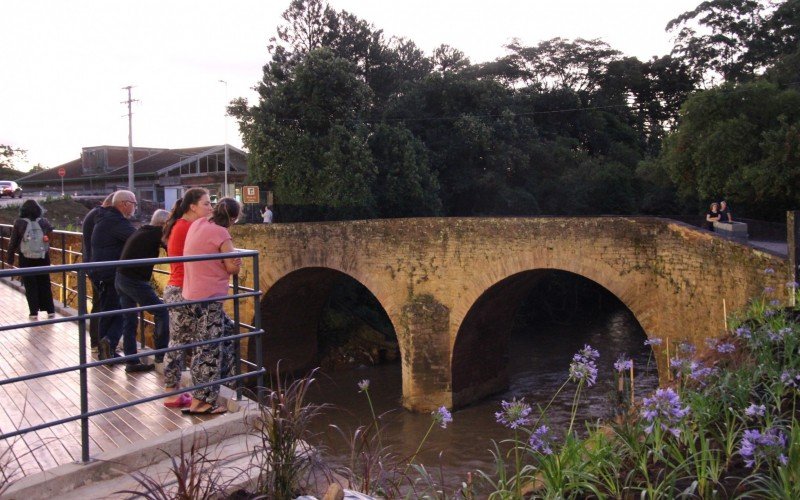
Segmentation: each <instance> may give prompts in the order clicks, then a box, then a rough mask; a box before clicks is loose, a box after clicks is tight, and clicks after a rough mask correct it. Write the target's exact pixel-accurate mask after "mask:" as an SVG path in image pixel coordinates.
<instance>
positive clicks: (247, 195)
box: [242, 186, 261, 204]
mask: <svg viewBox="0 0 800 500" xmlns="http://www.w3.org/2000/svg"><path fill="white" fill-rule="evenodd" d="M260 200H261V198H260V196H259V192H258V186H244V187H243V188H242V202H244V203H256V204H257V203H259V201H260Z"/></svg>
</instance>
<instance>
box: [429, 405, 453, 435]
mask: <svg viewBox="0 0 800 500" xmlns="http://www.w3.org/2000/svg"><path fill="white" fill-rule="evenodd" d="M431 415H433V419H434V420H435V421H436V423H437V424H439V425H441V426H442V429H447V424H449V423H450V422H452V421H453V415H452V414H451V413H450V412H449V411H448V410H447V408H445V407H444V406H440V407H439V409H438V410H436V411H434V412H431Z"/></svg>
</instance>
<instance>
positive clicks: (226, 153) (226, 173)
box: [219, 80, 228, 197]
mask: <svg viewBox="0 0 800 500" xmlns="http://www.w3.org/2000/svg"><path fill="white" fill-rule="evenodd" d="M219 83H224V84H225V187H224V188H223V189H222V193H223V196H226V197H227V196H228V82H226V81H225V80H220V81H219Z"/></svg>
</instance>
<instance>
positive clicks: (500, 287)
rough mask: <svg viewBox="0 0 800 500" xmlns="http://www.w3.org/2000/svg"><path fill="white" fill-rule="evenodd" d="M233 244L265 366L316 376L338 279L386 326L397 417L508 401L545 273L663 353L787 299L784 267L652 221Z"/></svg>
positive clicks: (348, 233) (542, 223)
mask: <svg viewBox="0 0 800 500" xmlns="http://www.w3.org/2000/svg"><path fill="white" fill-rule="evenodd" d="M232 233H233V235H234V240H235V242H236V245H237V246H239V247H243V248H251V249H257V250H259V251H260V255H261V264H260V276H261V283H260V285H261V289H262V290H264V296H263V298H262V301H261V310H262V318H263V324H264V328H265V329H266V331H267V341H266V342H265V345H264V356H265V360H266V361H267V363H268V366H274V365H275V364H276V363H277V362H278V361H279V360H280V362H281V370H282V371H298V370H306V369H309V368H312V367H314V366H317V365H316V363H317V362H318V352H317V327H318V324H319V320H320V316H321V313H322V310H323V308H324V307H325V305H326V302H327V300H328V297H329V295H330V293H331V290H332V289H333V287H335V286H336V284H337V282H339V280H341V279H343V277H345V276H346V277H348V278H349V279H353V280H356V281H357V282H359V283H360V284H362V285H363V286H364V287H366V288H367V289H368V290H369V291H370V292H371V293H372V294H373V295H374V296H375V298H376V299H377V300H378V302H380V304H381V306H382V307H383V308H384V310H385V311H386V313H387V315H388V316H389V318H390V319H391V321H392V324H393V326H394V328H395V331H396V333H397V338H398V342H399V345H400V354H401V359H402V378H403V404H404V406H405V407H406V408H409V409H411V410H417V411H430V410H431V409H434V408H436V407H438V406H441V405H444V406H446V407H448V408H453V407H460V406H464V405H467V404H469V403H471V402H473V401H476V400H478V399H480V398H482V397H484V396H486V395H488V394H491V393H494V392H497V391H500V390H503V389H505V388H506V387H507V384H508V374H507V370H506V365H507V360H508V356H509V353H508V340H509V333H510V330H511V323H512V321H513V319H514V316H515V314H516V312H517V310H518V308H519V305H520V304H521V302H522V298H524V297H525V296H526V295H527V292H528V291H530V290H531V289H532V288H533V287H534V286H535V285H536V283H537V281H538V280H540V279H542V278H543V277H544V276H546V274H547V273H548V272H549V271H552V270H560V271H566V272H570V273H574V274H577V275H580V276H582V277H584V278H586V279H589V280H592V281H594V282H596V283H598V284H599V285H601V286H603V287H604V288H606V289H607V290H608V291H610V292H611V293H613V294H614V295H615V296H616V297H617V298H618V299H619V300H620V301H622V302H623V303H624V304H625V305H626V306H627V307H628V309H630V311H631V312H632V313H633V315H634V316H635V317H636V319H637V320H638V322H639V324H640V325H641V326H642V328H643V329H644V331H645V332H646V333H647V335H648V336H650V337H653V336H657V337H662V338H670V340H671V342H677V341H680V340H688V341H691V342H694V343H696V344H700V343H702V341H703V339H705V338H707V337H714V336H718V335H720V334H721V333H722V331H723V312H722V299H725V300H726V304H727V310H728V311H729V312H730V311H735V310H737V309H739V308H742V307H743V306H744V305H745V304H746V302H747V301H748V300H749V299H750V298H751V297H754V296H757V295H759V294H760V293H761V292H762V290H763V288H764V287H765V286H772V287H774V288H775V289H776V290H777V293H778V298H779V299H785V298H786V291H785V287H784V284H785V282H786V281H787V263H786V260H785V259H782V258H780V257H776V256H773V255H770V254H768V253H765V252H763V251H759V250H756V249H753V248H751V247H748V246H745V245H741V244H738V243H734V242H731V241H727V240H724V239H721V238H718V237H715V236H714V235H713V234H712V233H708V232H706V231H703V230H700V229H697V228H693V227H690V226H687V225H684V224H682V223H679V222H674V221H670V220H666V219H658V218H626V217H585V218H577V217H572V218H566V217H539V218H469V219H457V218H418V219H393V220H373V221H354V222H353V221H351V222H329V223H303V224H272V225H246V226H236V227H234V228H233V231H232ZM768 267H769V268H773V269H774V270H775V271H776V272H775V274H770V275H767V274H765V273H764V269H765V268H768ZM781 294H783V295H781ZM656 354H657V355H659V354H660V353H658V352H657V353H656ZM251 355H252V353H251ZM659 358H660V359H659V366H660V367H663V366H665V358H664V356H663V355H661V356H659Z"/></svg>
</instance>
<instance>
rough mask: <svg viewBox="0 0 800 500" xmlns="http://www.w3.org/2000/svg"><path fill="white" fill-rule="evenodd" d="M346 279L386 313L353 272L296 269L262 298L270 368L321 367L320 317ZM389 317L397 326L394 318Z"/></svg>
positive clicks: (252, 353) (265, 348)
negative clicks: (278, 364) (279, 365)
mask: <svg viewBox="0 0 800 500" xmlns="http://www.w3.org/2000/svg"><path fill="white" fill-rule="evenodd" d="M343 281H351V282H354V283H357V284H358V286H360V287H363V288H364V289H365V290H366V291H367V292H368V293H369V294H370V295H372V297H373V298H374V300H375V302H376V303H377V304H379V306H380V307H381V308H382V309H383V312H384V313H385V312H386V306H385V305H384V304H383V303H382V302H381V300H380V299H379V298H378V297H377V296H376V295H375V293H374V292H373V291H372V290H370V289H369V288H368V287H367V286H366V285H365V284H364V283H362V282H361V281H360V280H358V279H356V278H355V277H354V276H352V275H351V274H348V273H346V272H343V271H341V270H337V269H332V268H328V267H317V266H314V267H303V268H299V269H296V270H294V271H292V272H290V273H288V274H286V275H284V276H282V277H281V278H280V279H278V280H277V281H276V282H275V283H274V284H273V285H272V286H271V287H270V288H269V290H267V292H266V293H265V294H264V296H263V297H262V298H261V302H260V308H261V318H262V324H263V326H264V328H265V330H266V332H267V335H266V337H265V339H264V341H263V343H262V345H263V349H262V353H263V356H264V358H263V359H264V364H265V366H266V367H267V368H268V369H274V368H275V366H276V365H277V363H278V361H280V363H281V371H282V372H285V373H302V372H305V371H308V370H310V369H312V368H315V367H317V366H319V355H320V352H319V338H318V332H319V326H320V320H321V317H322V314H323V310H324V308H325V307H326V305H327V304H328V300H329V298H330V296H331V295H332V293H333V292H334V288H335V287H337V286H341V284H342V282H343ZM387 316H388V314H387ZM387 319H388V321H389V322H390V323H391V324H392V328H395V325H394V322H393V321H392V319H391V317H387ZM254 347H255V346H254V345H253V346H251V347H249V348H248V353H249V354H248V357H249V358H250V359H251V360H252V359H254V358H255V350H254ZM401 356H402V352H401Z"/></svg>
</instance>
